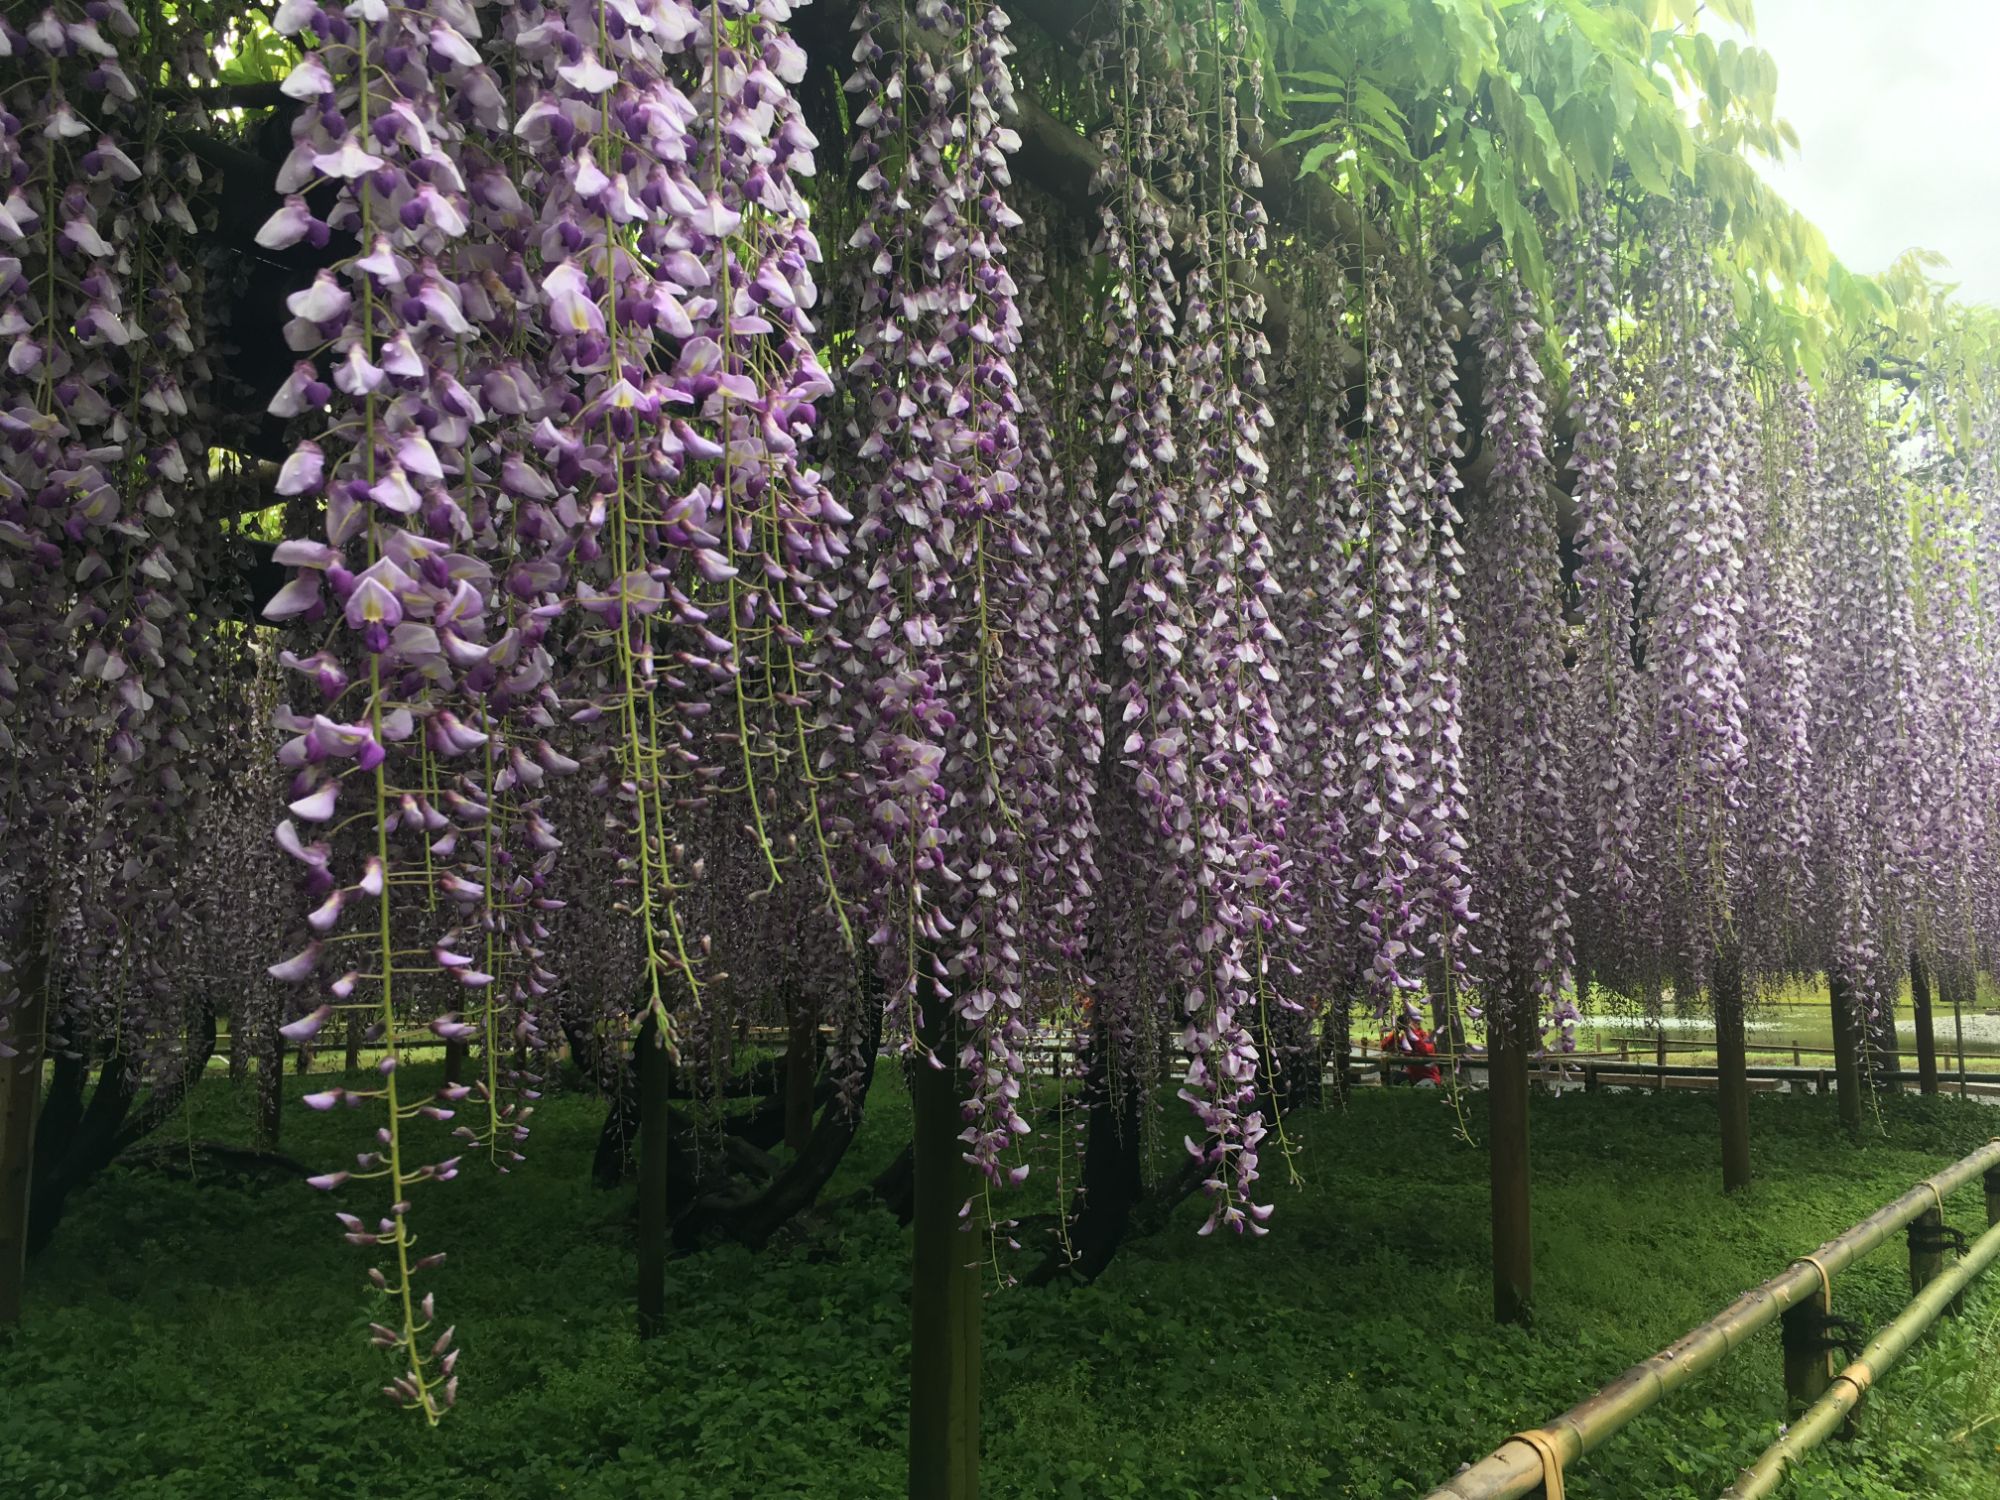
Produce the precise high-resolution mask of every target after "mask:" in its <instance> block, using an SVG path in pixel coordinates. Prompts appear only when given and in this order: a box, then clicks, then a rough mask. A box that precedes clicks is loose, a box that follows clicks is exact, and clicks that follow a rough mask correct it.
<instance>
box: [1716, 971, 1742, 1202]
mask: <svg viewBox="0 0 2000 1500" xmlns="http://www.w3.org/2000/svg"><path fill="white" fill-rule="evenodd" d="M1710 994H1711V997H1712V998H1713V1000H1714V1002H1715V1097H1716V1104H1717V1106H1718V1111H1719V1113H1720V1115H1721V1117H1722V1190H1723V1191H1724V1192H1725V1193H1733V1192H1735V1191H1736V1190H1737V1189H1738V1188H1745V1187H1748V1186H1749V1185H1750V1074H1749V1071H1748V1062H1749V1059H1748V1057H1747V1055H1746V1049H1745V1042H1744V1032H1743V955H1742V950H1741V949H1739V948H1738V947H1737V946H1736V942H1735V940H1734V939H1733V938H1732V939H1727V940H1725V941H1724V942H1722V943H1720V944H1718V945H1717V946H1716V950H1715V969H1714V977H1713V980H1712V988H1711V990H1710Z"/></svg>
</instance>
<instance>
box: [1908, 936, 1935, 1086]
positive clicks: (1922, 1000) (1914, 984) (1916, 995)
mask: <svg viewBox="0 0 2000 1500" xmlns="http://www.w3.org/2000/svg"><path fill="white" fill-rule="evenodd" d="M1910 1014H1911V1018H1912V1019H1913V1020H1914V1021H1915V1022H1916V1027H1917V1092H1918V1093H1920V1094H1935V1093H1936V1092H1937V1091H1938V1065H1937V1037H1936V1035H1935V1034H1933V1032H1932V1030H1931V976H1930V971H1929V970H1927V969H1926V968H1925V967H1924V956H1923V955H1922V954H1921V953H1919V952H1917V950H1916V949H1914V948H1912V949H1911V950H1910Z"/></svg>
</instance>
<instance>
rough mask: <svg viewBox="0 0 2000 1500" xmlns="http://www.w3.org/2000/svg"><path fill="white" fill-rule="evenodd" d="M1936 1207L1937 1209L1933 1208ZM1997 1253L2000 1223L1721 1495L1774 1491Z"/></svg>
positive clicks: (1742, 1499)
mask: <svg viewBox="0 0 2000 1500" xmlns="http://www.w3.org/2000/svg"><path fill="white" fill-rule="evenodd" d="M1932 1212H1935V1210H1932ZM1995 1257H2000V1228H1996V1229H1989V1230H1987V1231H1986V1233H1985V1234H1983V1235H1981V1236H1980V1237H1979V1238H1978V1239H1977V1240H1976V1241H1974V1243H1973V1246H1972V1248H1971V1249H1970V1250H1969V1251H1967V1252H1966V1255H1965V1258H1964V1259H1963V1260H1961V1261H1960V1262H1959V1263H1958V1264H1957V1265H1955V1266H1953V1267H1951V1268H1950V1269H1949V1270H1947V1271H1945V1272H1943V1273H1942V1274H1940V1275H1939V1276H1938V1277H1937V1279H1936V1280H1934V1281H1932V1282H1931V1283H1930V1285H1928V1286H1926V1287H1925V1288H1924V1289H1923V1291H1921V1292H1919V1293H1918V1294H1917V1296H1916V1297H1914V1298H1913V1299H1911V1302H1910V1305H1909V1306H1908V1307H1906V1308H1904V1309H1903V1311H1902V1312H1901V1313H1900V1314H1898V1315H1897V1317H1896V1319H1895V1321H1894V1322H1892V1323H1890V1324H1889V1326H1888V1327H1887V1328H1884V1329H1883V1330H1882V1331H1881V1332H1880V1333H1878V1334H1876V1335H1875V1337H1874V1338H1872V1339H1870V1340H1869V1341H1868V1346H1867V1347H1866V1348H1865V1349H1863V1350H1862V1351H1861V1357H1860V1358H1859V1359H1857V1360H1855V1361H1854V1363H1852V1364H1850V1365H1849V1366H1848V1367H1847V1368H1846V1369H1844V1370H1842V1371H1841V1372H1840V1373H1839V1374H1838V1375H1836V1376H1834V1377H1833V1383H1832V1385H1831V1386H1829V1387H1828V1388H1827V1392H1826V1394H1825V1395H1824V1396H1822V1397H1820V1398H1819V1400H1818V1401H1816V1402H1815V1403H1813V1407H1812V1409H1811V1410H1810V1411H1808V1412H1807V1413H1806V1414H1805V1415H1804V1416H1802V1417H1800V1418H1799V1419H1798V1421H1796V1422H1794V1423H1792V1424H1791V1426H1790V1427H1789V1428H1788V1429H1787V1430H1786V1432H1785V1435H1784V1436H1783V1437H1781V1438H1779V1439H1778V1441H1777V1442H1775V1443H1773V1444H1772V1445H1771V1446H1770V1447H1769V1448H1766V1449H1765V1450H1764V1455H1763V1457H1761V1458H1759V1459H1758V1460H1757V1462H1756V1463H1754V1464H1752V1465H1751V1466H1750V1467H1749V1468H1747V1469H1745V1470H1744V1471H1743V1472H1742V1473H1741V1474H1739V1475H1737V1477H1736V1483H1734V1484H1732V1485H1731V1486H1730V1487H1729V1488H1728V1489H1726V1490H1724V1491H1723V1492H1722V1500H1755V1497H1756V1496H1758V1495H1768V1494H1770V1493H1771V1492H1772V1491H1774V1490H1776V1489H1777V1488H1778V1486H1779V1484H1780V1483H1782V1482H1783V1480H1784V1477H1785V1470H1786V1468H1787V1467H1789V1466H1790V1464H1791V1463H1792V1461H1793V1460H1794V1459H1796V1458H1797V1457H1798V1456H1799V1455H1800V1454H1802V1453H1809V1452H1811V1451H1812V1450H1813V1449H1814V1448H1817V1447H1818V1446H1819V1445H1820V1444H1821V1443H1823V1442H1825V1441H1826V1439H1827V1438H1828V1436H1830V1435H1831V1434H1832V1433H1833V1431H1834V1430H1835V1429H1836V1428H1838V1427H1839V1426H1840V1425H1841V1423H1842V1422H1844V1421H1846V1420H1847V1418H1848V1416H1849V1415H1850V1414H1851V1413H1852V1412H1853V1411H1854V1409H1855V1408H1856V1407H1857V1406H1859V1405H1860V1404H1861V1398H1862V1396H1864V1395H1865V1394H1866V1393H1867V1391H1868V1388H1869V1387H1870V1386H1871V1385H1873V1384H1874V1383H1875V1381H1876V1380H1877V1379H1879V1378H1880V1377H1881V1376H1882V1375H1884V1374H1886V1373H1887V1372H1888V1370H1889V1369H1890V1367H1891V1366H1892V1365H1894V1364H1895V1363H1896V1361H1897V1360H1899V1359H1901V1358H1902V1357H1903V1356H1904V1355H1905V1354H1906V1353H1908V1352H1909V1349H1910V1346H1911V1345H1912V1344H1914V1343H1915V1342H1916V1341H1917V1340H1918V1339H1919V1338H1920V1337H1922V1336H1923V1334H1924V1333H1925V1331H1926V1330H1928V1329H1929V1328H1930V1326H1931V1324H1933V1323H1935V1322H1936V1321H1937V1320H1938V1317H1939V1315H1940V1314H1942V1313H1943V1312H1944V1311H1945V1309H1946V1308H1948V1307H1949V1306H1951V1303H1952V1299H1953V1298H1955V1297H1957V1296H1958V1294H1959V1293H1960V1292H1962V1291H1964V1290H1965V1288H1966V1287H1967V1286H1968V1285H1970V1284H1971V1282H1972V1281H1973V1279H1974V1278H1975V1277H1977V1276H1978V1275H1979V1273H1980V1272H1982V1271H1984V1270H1985V1269H1986V1268H1987V1267H1988V1266H1990V1265H1992V1264H1993V1261H1994V1259H1995Z"/></svg>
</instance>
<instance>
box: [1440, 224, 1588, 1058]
mask: <svg viewBox="0 0 2000 1500" xmlns="http://www.w3.org/2000/svg"><path fill="white" fill-rule="evenodd" d="M1473 331H1474V336H1475V337H1476V338H1477V339H1478V340H1479V347H1480V355H1481V358H1482V360H1483V361H1484V371H1485V374H1484V381H1483V391H1484V398H1485V408H1486V410H1485V441H1486V442H1487V443H1489V444H1491V445H1492V447H1493V451H1494V462H1493V466H1492V468H1491V470H1490V471H1489V477H1488V479H1487V481H1486V486H1485V492H1484V494H1483V495H1482V496H1481V497H1480V498H1479V500H1478V501H1477V502H1476V506H1475V509H1474V514H1473V516H1472V517H1471V524H1472V526H1473V528H1474V529H1475V531H1476V538H1477V539H1476V542H1475V545H1474V548H1473V558H1474V561H1473V564H1472V567H1471V569H1470V574H1469V579H1468V586H1467V591H1468V595H1469V598H1468V609H1467V617H1468V622H1469V636H1470V641H1469V654H1468V660H1469V665H1470V667H1471V671H1470V675H1469V676H1468V678H1467V681H1468V684H1469V687H1470V691H1469V693H1468V702H1467V714H1466V718H1467V726H1468V729H1469V731H1470V733H1469V736H1468V738H1469V741H1470V748H1469V752H1468V753H1469V755H1470V758H1471V761H1472V767H1473V769H1472V776H1471V783H1472V812H1473V818H1472V832H1473V838H1472V857H1473V860H1474V861H1475V863H1476V867H1477V870H1478V880H1479V886H1480V889H1481V890H1483V891H1484V892H1485V893H1486V894H1485V895H1484V896H1483V897H1482V898H1481V903H1480V905H1481V910H1480V913H1479V917H1478V921H1477V926H1476V929H1475V930H1476V931H1477V934H1478V949H1479V953H1480V969H1481V971H1482V973H1483V974H1484V976H1485V982H1484V985H1483V993H1484V994H1485V995H1486V1019H1487V1028H1488V1033H1489V1035H1496V1034H1500V1033H1503V1032H1505V1033H1511V1035H1512V1037H1513V1039H1514V1041H1515V1043H1516V1045H1525V1044H1526V1043H1527V1042H1528V1041H1529V1040H1530V1039H1531V1038H1533V1037H1536V1036H1539V1035H1540V1033H1541V1031H1542V1029H1543V1026H1544V1024H1554V1025H1555V1026H1557V1027H1558V1028H1559V1029H1560V1031H1561V1039H1562V1044H1563V1046H1564V1047H1565V1049H1567V1048H1570V1047H1573V1046H1574V1045H1575V1042H1574V1036H1573V1032H1572V1025H1573V1023H1574V1021H1575V1019H1576V1013H1575V1009H1574V1006H1573V1004H1572V1002H1571V1001H1570V999H1569V997H1568V995H1567V993H1566V984H1567V979H1568V970H1569V967H1570V958H1571V949H1570V919H1569V907H1570V900H1571V894H1570V890H1569V878H1568V872H1569V867H1570V850H1569V838H1568V833H1569V828H1568V814H1567V808H1566V805H1565V799H1564V786H1563V776H1562V763H1563V743H1562V727H1563V714H1562V709H1563V687H1564V675H1563V645H1564V635H1565V627H1564V624H1563V615H1562V563H1561V557H1560V554H1559V551H1558V543H1557V536H1556V519H1555V507H1554V502H1553V500H1552V498H1551V481H1552V479H1553V469H1552V466H1551V464H1550V462H1549V456H1548V447H1547V443H1548V434H1547V420H1546V412H1545V407H1544V404H1543V398H1542V372H1541V366H1540V364H1539V363H1538V362H1537V360H1536V355H1535V351H1536V348H1537V346H1538V345H1539V343H1540V341H1541V337H1542V329H1541V326H1540V324H1539V323H1537V321H1536V320H1535V311H1534V301H1533V299H1532V298H1531V297H1530V296H1529V295H1528V294H1527V292H1526V291H1525V290H1524V289H1523V288H1522V286H1521V284H1520V281H1519V279H1518V277H1517V276H1516V275H1515V274H1514V273H1513V271H1512V269H1511V268H1508V269H1505V270H1503V269H1501V267H1500V266H1499V264H1498V261H1497V257H1494V256H1489V258H1488V261H1487V263H1486V265H1485V267H1484V268H1483V270H1482V275H1481V279H1480V283H1479V288H1478V292H1477V294H1476V296H1475V298H1474V302H1473Z"/></svg>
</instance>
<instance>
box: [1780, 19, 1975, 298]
mask: <svg viewBox="0 0 2000 1500" xmlns="http://www.w3.org/2000/svg"><path fill="white" fill-rule="evenodd" d="M1757 42H1758V44H1759V45H1760V46H1762V47H1763V48H1764V49H1765V50H1766V51H1768V52H1769V53H1771V55H1772V56H1773V57H1775V58H1776V59H1777V63H1778V113H1779V114H1780V115H1782V116H1783V117H1784V118H1786V119H1788V120H1790V121H1791V123H1792V124H1793V125H1794V126H1795V127H1796V128H1797V130H1798V133H1799V141H1800V146H1801V149H1800V151H1799V152H1798V154H1797V155H1796V156H1795V157H1793V158H1792V159H1790V160H1788V161H1786V162H1784V163H1783V164H1781V165H1777V166H1772V165H1770V164H1768V163H1766V164H1762V165H1763V170H1764V173H1765V176H1766V177H1767V178H1768V179H1769V180H1770V182H1771V184H1772V185H1773V186H1774V187H1775V188H1777V189H1778V191H1779V192H1781V193H1783V194H1784V195H1785V196H1786V198H1788V199H1789V200H1790V201H1791V203H1792V204H1793V206H1795V207H1796V208H1798V209H1799V210H1800V212H1802V213H1804V214H1805V215H1806V217H1807V218H1809V219H1811V220H1812V221H1813V222H1814V223H1815V224H1817V225H1819V227H1820V228H1821V229H1822V230H1824V231H1825V232H1826V237H1827V242H1828V244H1829V245H1830V246H1831V247H1832V249H1833V253H1834V254H1836V255H1838V256H1839V257H1840V258H1841V259H1842V260H1843V261H1844V262H1846V263H1847V265H1848V266H1849V267H1850V268H1851V269H1853V270H1856V271H1860V272H1877V271H1881V270H1883V269H1884V268H1885V267H1887V266H1888V264H1889V263H1890V262H1891V261H1892V260H1894V259H1895V258H1896V257H1897V256H1898V255H1900V254H1902V253H1903V251H1905V250H1908V249H1910V248H1911V247H1913V246H1921V247H1922V248H1924V249H1926V250H1935V251H1937V252H1938V253H1940V254H1942V255H1943V256H1945V257H1946V259H1948V260H1949V261H1950V262H1951V264H1950V266H1949V267H1948V268H1946V269H1945V270H1943V271H1941V272H1939V273H1937V274H1938V275H1939V276H1940V277H1941V279H1943V280H1945V281H1951V282H1957V283H1959V284H1960V285H1961V286H1962V288H1963V296H1964V297H1965V299H1966V300H1968V301H1977V302H1986V303H1990V304H1993V305H1995V306H2000V78H1996V76H1995V73H1994V69H1993V61H1994V58H1995V57H2000V3H1996V0H1757Z"/></svg>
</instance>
